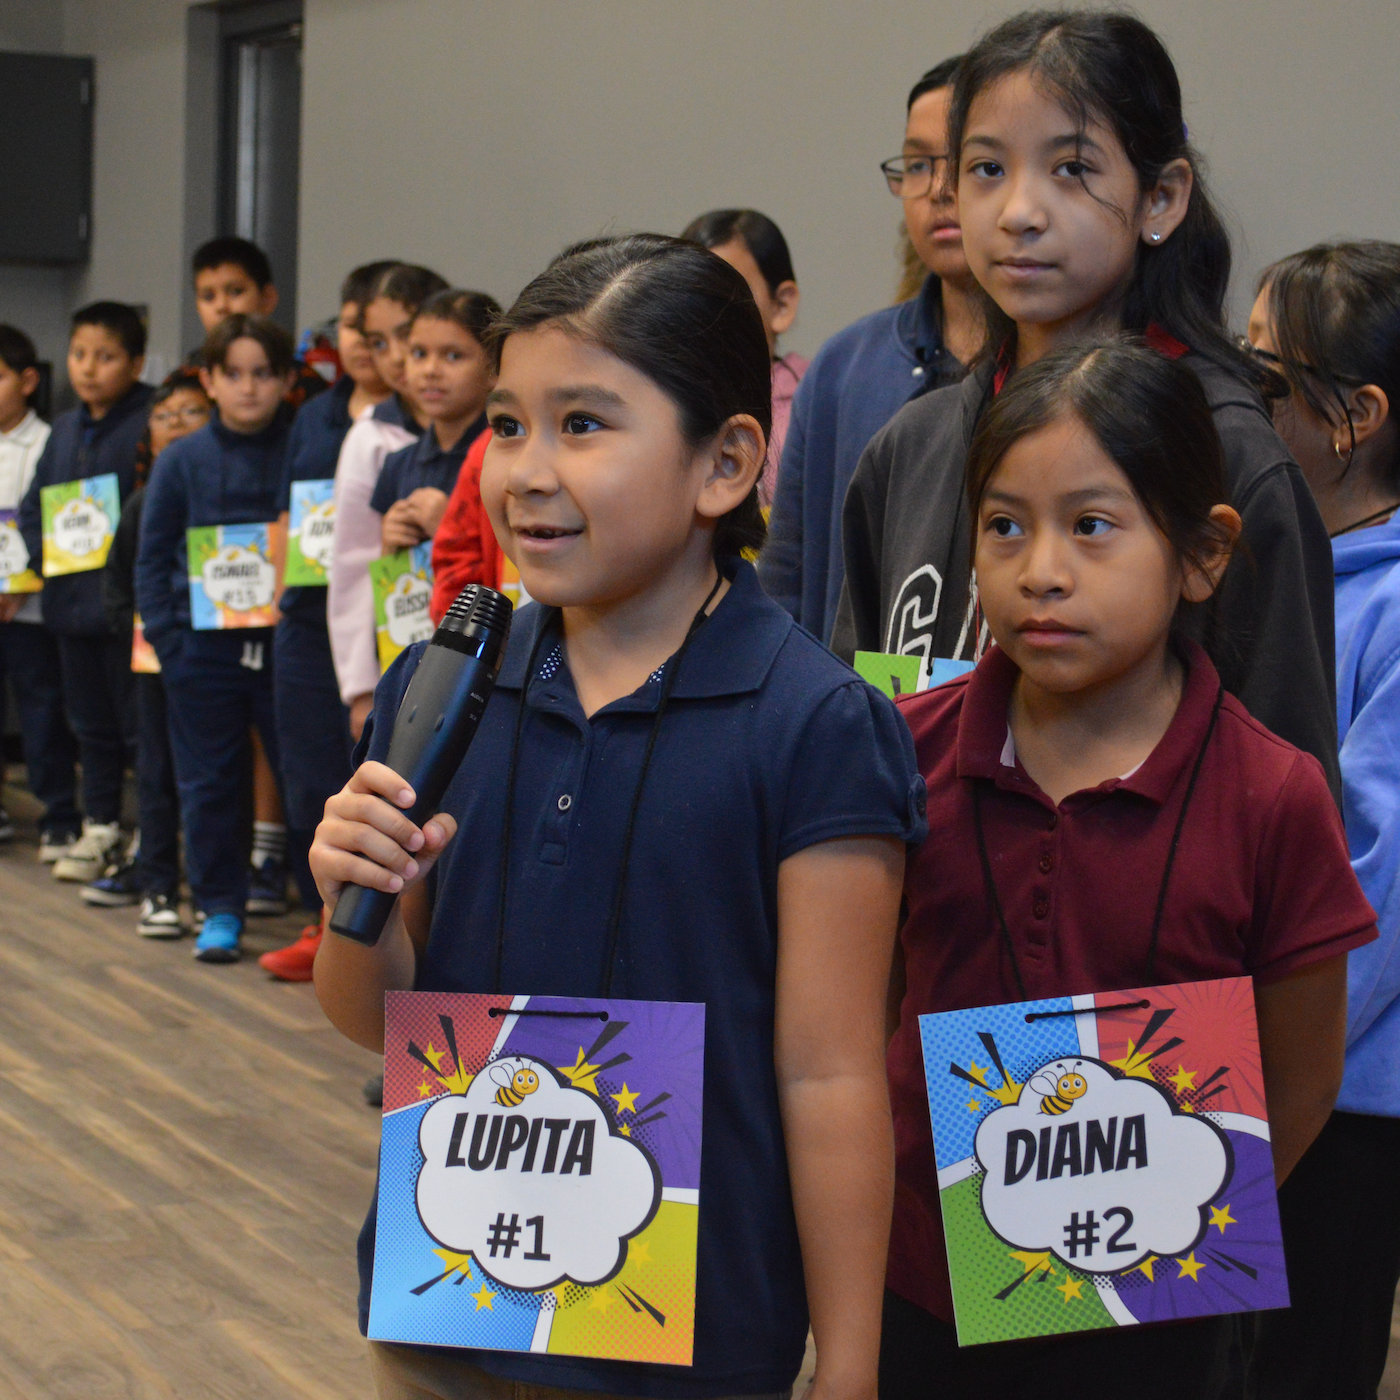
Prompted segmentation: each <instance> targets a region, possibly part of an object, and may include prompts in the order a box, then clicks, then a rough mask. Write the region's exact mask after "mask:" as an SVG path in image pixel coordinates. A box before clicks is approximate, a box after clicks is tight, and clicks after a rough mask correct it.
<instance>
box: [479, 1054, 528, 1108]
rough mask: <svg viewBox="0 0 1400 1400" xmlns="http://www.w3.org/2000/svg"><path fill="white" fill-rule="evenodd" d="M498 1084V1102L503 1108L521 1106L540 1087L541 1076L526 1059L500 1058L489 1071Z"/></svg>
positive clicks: (493, 1081)
mask: <svg viewBox="0 0 1400 1400" xmlns="http://www.w3.org/2000/svg"><path fill="white" fill-rule="evenodd" d="M488 1074H489V1078H490V1080H491V1082H492V1083H493V1084H494V1085H496V1102H497V1103H498V1104H500V1105H501V1107H502V1108H519V1107H520V1105H521V1104H522V1103H524V1101H525V1099H526V1097H527V1096H528V1095H530V1094H533V1093H534V1092H535V1090H536V1089H538V1088H539V1087H540V1077H539V1075H538V1074H536V1073H535V1071H534V1070H532V1069H531V1068H530V1067H529V1065H527V1064H526V1063H525V1061H524V1060H500V1061H498V1062H497V1063H496V1064H494V1065H492V1066H491V1068H490V1070H489V1072H488Z"/></svg>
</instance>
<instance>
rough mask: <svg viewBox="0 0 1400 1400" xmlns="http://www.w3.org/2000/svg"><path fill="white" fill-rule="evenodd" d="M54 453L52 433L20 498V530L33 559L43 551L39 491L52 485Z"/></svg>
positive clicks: (37, 557) (18, 518)
mask: <svg viewBox="0 0 1400 1400" xmlns="http://www.w3.org/2000/svg"><path fill="white" fill-rule="evenodd" d="M54 453H55V448H54V434H53V433H50V434H49V440H48V441H47V442H46V443H45V444H44V450H43V451H42V452H41V453H40V454H39V460H38V461H37V462H36V463H35V464H34V476H33V479H32V480H31V481H30V483H29V489H28V490H27V491H26V492H25V493H24V496H23V497H22V499H21V500H20V503H19V513H18V515H17V516H16V523H17V524H18V526H19V532H20V534H21V535H22V536H23V537H24V547H25V548H26V549H27V550H28V551H29V557H30V558H31V559H39V558H41V557H42V553H43V518H42V514H41V512H40V509H39V493H40V491H42V490H43V489H44V487H45V486H48V485H52V482H51V481H50V479H49V478H50V477H51V476H52V475H53V459H54Z"/></svg>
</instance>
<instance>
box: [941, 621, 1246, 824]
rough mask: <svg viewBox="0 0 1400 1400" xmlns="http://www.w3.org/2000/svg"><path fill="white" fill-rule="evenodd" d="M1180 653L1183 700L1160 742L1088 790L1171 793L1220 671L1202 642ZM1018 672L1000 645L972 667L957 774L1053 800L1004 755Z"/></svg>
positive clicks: (1192, 750) (1189, 758) (1188, 762)
mask: <svg viewBox="0 0 1400 1400" xmlns="http://www.w3.org/2000/svg"><path fill="white" fill-rule="evenodd" d="M1178 654H1179V655H1180V657H1181V659H1182V662H1183V664H1184V665H1185V667H1186V677H1185V681H1184V684H1183V686H1182V691H1181V703H1180V704H1179V705H1178V706H1177V708H1176V714H1175V715H1173V716H1172V722H1171V724H1169V725H1168V726H1167V732H1166V733H1165V734H1163V735H1162V737H1161V739H1159V740H1158V742H1157V747H1156V748H1155V749H1153V750H1152V752H1151V753H1150V754H1148V756H1147V757H1146V758H1145V759H1144V760H1143V762H1142V763H1141V764H1140V765H1139V766H1138V767H1137V768H1136V769H1135V770H1134V771H1133V772H1132V773H1131V774H1129V775H1128V776H1127V777H1126V778H1110V779H1108V780H1107V781H1106V782H1103V783H1100V784H1099V785H1098V786H1097V787H1095V788H1090V789H1087V790H1086V791H1088V792H1093V793H1096V794H1102V793H1110V792H1132V793H1136V794H1137V795H1138V796H1139V797H1144V798H1146V799H1147V800H1148V801H1149V802H1152V803H1155V804H1156V805H1157V806H1159V807H1160V806H1162V805H1163V804H1164V803H1165V802H1166V801H1167V799H1168V798H1169V797H1170V796H1171V793H1172V790H1173V788H1174V787H1175V786H1176V784H1177V781H1178V779H1179V778H1180V777H1181V775H1182V773H1183V772H1184V771H1185V770H1188V769H1189V768H1190V767H1191V766H1192V765H1193V764H1194V763H1195V761H1196V755H1197V754H1198V753H1199V752H1200V748H1201V745H1202V743H1204V742H1205V737H1206V731H1207V730H1208V729H1209V727H1210V720H1211V714H1212V712H1213V711H1214V709H1215V697H1216V696H1217V695H1218V694H1219V691H1220V676H1219V674H1218V673H1217V672H1216V669H1215V667H1214V666H1213V665H1212V664H1211V660H1210V657H1208V656H1207V655H1206V653H1205V650H1204V648H1202V647H1201V646H1200V645H1199V644H1198V643H1196V642H1192V641H1184V642H1181V643H1179V644H1178ZM1019 674H1020V672H1019V670H1018V669H1017V667H1016V665H1015V663H1014V662H1013V661H1012V660H1011V659H1010V658H1009V657H1008V656H1007V655H1006V653H1005V652H1004V651H1002V649H1001V648H1000V647H995V646H994V647H992V648H991V649H990V650H989V651H988V652H987V654H986V655H985V656H984V657H983V658H982V660H981V661H980V662H978V664H977V669H976V670H975V671H973V672H972V675H971V677H970V678H969V680H968V686H967V694H966V695H965V696H964V697H963V704H962V710H961V712H960V714H959V716H958V777H960V778H988V779H990V780H991V781H992V782H994V783H996V785H997V786H998V787H1001V788H1006V789H1008V790H1009V791H1015V792H1024V793H1026V794H1027V795H1028V796H1038V797H1040V798H1041V799H1043V800H1044V801H1046V802H1048V801H1049V799H1048V798H1046V797H1045V795H1044V794H1043V793H1042V792H1041V791H1040V789H1039V788H1038V787H1037V786H1036V785H1035V784H1034V783H1033V782H1032V781H1031V780H1030V778H1029V777H1027V776H1026V773H1025V770H1024V769H1022V768H1021V766H1020V765H1019V764H1018V765H1017V766H1016V768H1015V769H1011V768H1007V767H1006V766H1005V765H1004V764H1003V763H1002V761H1001V756H1002V751H1003V749H1004V747H1005V744H1006V727H1007V715H1008V713H1009V711H1010V706H1011V690H1012V687H1013V686H1014V685H1015V683H1016V677H1017V676H1018V675H1019ZM1079 795H1080V794H1072V796H1079Z"/></svg>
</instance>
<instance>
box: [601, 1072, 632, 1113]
mask: <svg viewBox="0 0 1400 1400" xmlns="http://www.w3.org/2000/svg"><path fill="white" fill-rule="evenodd" d="M608 1097H609V1098H613V1099H616V1100H617V1111H618V1112H619V1113H635V1112H636V1111H637V1098H638V1095H637V1091H636V1090H635V1089H629V1088H628V1087H627V1081H626V1080H625V1079H624V1080H623V1081H622V1092H621V1093H620V1094H610V1095H609V1096H608Z"/></svg>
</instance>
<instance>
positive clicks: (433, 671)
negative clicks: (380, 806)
mask: <svg viewBox="0 0 1400 1400" xmlns="http://www.w3.org/2000/svg"><path fill="white" fill-rule="evenodd" d="M510 620H511V604H510V599H509V598H507V597H505V596H504V595H503V594H500V593H497V592H495V591H494V590H493V589H490V588H483V587H482V586H481V585H480V584H476V583H472V584H468V585H467V587H466V588H464V589H463V590H462V591H461V592H460V593H459V594H458V595H457V601H456V602H454V603H453V604H452V606H451V607H450V608H449V609H448V610H447V616H446V617H444V618H443V620H442V625H441V626H440V627H439V628H438V630H437V631H436V632H435V633H434V634H433V640H432V641H431V642H430V643H429V645H428V648H427V650H426V651H424V653H423V659H422V660H421V661H420V662H419V663H418V669H417V670H416V671H415V672H414V673H413V679H412V680H411V681H410V682H409V684H408V690H407V691H406V692H405V694H404V697H403V703H402V704H400V706H399V712H398V715H397V716H396V717H395V719H394V734H393V738H392V739H391V740H390V741H389V753H388V756H387V757H386V758H385V760H384V762H385V763H386V764H387V765H388V766H389V767H390V768H392V769H393V770H394V772H395V773H397V774H398V775H399V777H401V778H402V779H403V780H404V782H406V783H407V784H408V785H409V787H411V788H412V789H413V794H414V799H415V800H414V803H413V806H412V807H410V808H409V809H408V810H407V812H406V813H405V814H404V815H405V816H407V817H408V819H409V821H411V822H412V823H413V824H414V825H415V826H422V825H423V823H424V822H425V821H427V820H428V818H429V817H431V816H432V815H433V813H434V812H436V811H437V809H438V803H439V802H441V801H442V795H443V793H444V792H446V790H447V785H448V783H450V782H451V781H452V778H453V776H454V775H455V774H456V772H457V769H458V767H459V766H460V765H461V762H462V758H463V756H464V755H465V754H466V752H467V745H468V744H470V743H471V741H472V739H473V738H475V737H476V729H477V725H478V724H480V723H481V716H482V714H483V713H484V712H485V710H486V702H487V701H488V700H489V699H490V698H491V691H492V690H493V689H494V688H495V684H496V673H497V672H498V671H499V670H500V669H501V657H502V656H503V655H504V654H505V649H506V638H507V637H508V636H510ZM397 898H398V895H396V894H387V893H386V892H385V891H383V890H367V889H364V888H363V887H362V886H360V885H346V886H345V888H344V889H342V890H341V892H340V898H339V899H338V900H336V904H335V912H334V913H333V914H332V915H331V928H332V929H333V930H334V931H335V932H336V933H339V934H342V935H344V936H345V937H346V938H353V939H355V940H356V941H357V942H359V943H364V944H366V945H368V946H370V947H373V946H374V945H375V944H376V943H378V942H379V936H380V935H381V934H382V933H383V932H384V925H385V924H386V923H387V922H388V920H389V914H390V913H391V912H392V910H393V908H394V901H395V900H396V899H397Z"/></svg>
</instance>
